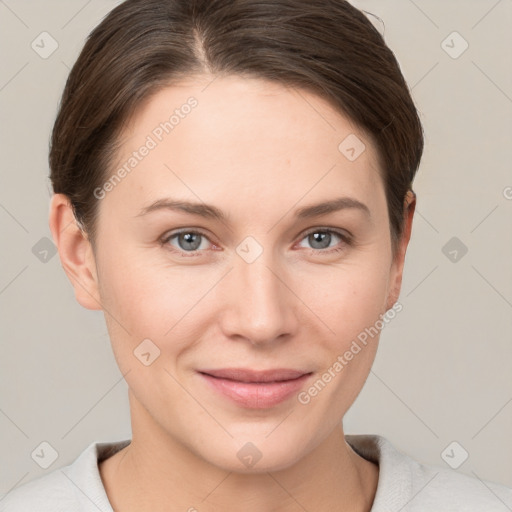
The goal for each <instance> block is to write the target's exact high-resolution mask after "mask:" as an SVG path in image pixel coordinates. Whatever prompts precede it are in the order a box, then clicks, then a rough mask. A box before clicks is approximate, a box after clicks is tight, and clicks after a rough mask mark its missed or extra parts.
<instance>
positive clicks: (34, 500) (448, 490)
mask: <svg viewBox="0 0 512 512" xmlns="http://www.w3.org/2000/svg"><path fill="white" fill-rule="evenodd" d="M345 439H346V441H347V442H348V443H349V444H350V446H352V448H353V449H354V451H356V452H357V453H359V455H361V456H362V457H364V458H365V459H368V460H371V461H374V462H376V463H377V464H378V465H379V481H378V486H377V493H376V495H375V500H374V502H373V506H372V509H371V512H399V511H400V512H511V511H512V488H509V487H506V486H503V485H501V484H497V483H493V482H489V481H486V480H480V479H479V478H475V477H472V476H468V475H465V474H463V473H460V472H458V471H455V470H453V469H451V468H449V467H448V466H446V467H436V466H429V465H424V464H420V463H419V462H417V461H415V460H414V459H412V458H411V457H409V456H408V455H406V454H404V453H403V452H401V451H399V450H398V449H397V448H395V447H394V446H393V445H392V444H391V442H390V441H388V440H387V439H386V438H384V437H382V436H379V435H355V434H352V435H350V434H346V435H345ZM129 443H130V440H124V441H118V442H114V443H107V442H103V443H98V442H96V443H91V444H90V445H89V446H88V447H87V448H86V449H85V450H84V451H83V452H82V453H81V454H80V455H79V456H78V458H77V459H76V460H75V461H74V462H73V463H71V464H69V465H68V466H64V467H62V468H60V469H55V470H53V471H51V472H50V473H48V474H46V475H43V476H41V477H38V478H36V479H34V480H32V481H30V482H27V483H26V484H23V485H20V486H18V487H16V488H15V489H13V490H11V491H10V492H9V493H7V495H4V496H3V497H2V498H1V500H0V511H2V512H113V510H112V506H111V505H110V503H109V501H108V497H107V494H106V492H105V488H104V487H103V484H102V481H101V477H100V473H99V469H98V462H99V461H101V460H104V459H106V458H108V457H110V456H111V455H113V454H114V453H116V452H117V451H119V450H121V449H122V448H124V447H125V446H126V445H128V444H129ZM311 512H315V511H311Z"/></svg>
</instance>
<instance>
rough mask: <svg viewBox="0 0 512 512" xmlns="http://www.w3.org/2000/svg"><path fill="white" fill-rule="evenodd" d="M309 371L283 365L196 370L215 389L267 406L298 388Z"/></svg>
mask: <svg viewBox="0 0 512 512" xmlns="http://www.w3.org/2000/svg"><path fill="white" fill-rule="evenodd" d="M311 373H312V372H309V373H305V372H302V371H298V370H290V369H284V368H283V369H281V368H280V369H276V370H264V371H255V370H245V369H242V368H229V369H222V370H200V371H199V374H200V375H201V377H203V378H204V380H205V381H206V382H207V383H208V384H209V385H210V386H211V387H212V388H213V389H214V390H215V391H217V392H219V393H221V394H223V395H224V396H226V397H227V398H230V399H231V400H233V401H234V402H235V403H237V404H238V405H241V406H243V407H247V408H251V409H266V408H269V407H273V406H275V405H277V404H279V403H281V402H283V401H284V400H286V399H287V398H289V397H290V396H292V395H294V394H296V393H298V392H299V391H300V389H301V388H302V387H303V385H304V382H305V381H306V380H307V379H308V378H309V377H310V376H311Z"/></svg>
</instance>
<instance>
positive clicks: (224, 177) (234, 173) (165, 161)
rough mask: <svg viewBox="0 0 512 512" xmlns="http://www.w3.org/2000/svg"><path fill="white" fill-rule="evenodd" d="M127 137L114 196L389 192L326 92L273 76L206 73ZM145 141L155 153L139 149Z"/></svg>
mask: <svg viewBox="0 0 512 512" xmlns="http://www.w3.org/2000/svg"><path fill="white" fill-rule="evenodd" d="M121 140H122V146H121V149H120V151H119V153H118V155H117V156H118V159H117V161H116V165H115V166H114V167H113V169H112V172H114V173H115V172H116V171H117V170H118V169H119V168H121V167H122V166H125V168H126V170H128V172H126V173H124V174H126V177H125V178H123V180H122V183H120V184H119V185H118V186H116V187H115V190H114V191H113V192H111V193H109V196H111V198H112V199H113V198H114V197H115V196H121V195H122V193H126V194H131V196H133V195H134V194H135V195H136V196H137V197H138V198H139V199H140V200H144V201H145V202H147V200H150V199H158V197H159V196H162V194H163V193H164V192H166V191H168V192H169V195H171V196H176V195H178V196H181V197H189V198H192V197H193V196H194V194H195V195H196V197H195V198H194V199H196V200H197V199H198V198H201V199H203V196H208V199H209V201H208V202H215V200H218V201H220V204H222V203H226V201H230V202H231V203H234V202H235V200H236V198H235V197H233V191H236V196H237V198H238V199H239V200H240V202H241V203H244V204H246V205H247V206H249V205H252V206H256V203H254V204H253V202H254V199H255V197H257V198H259V199H258V201H259V204H258V206H259V207H261V200H262V199H266V200H268V205H269V206H270V205H273V204H280V203H281V204H283V203H285V204H288V205H290V204H291V202H293V203H296V202H297V201H300V200H301V198H302V197H304V198H305V200H311V201H313V200H315V199H316V198H318V197H320V198H322V199H324V198H325V194H326V193H330V192H333V194H331V195H333V197H334V192H336V194H335V195H353V196H359V197H360V198H364V197H366V198H368V197H371V196H374V195H375V194H380V195H381V196H382V190H381V189H382V184H381V182H380V176H379V172H378V163H377V155H376V152H375V148H374V146H373V144H372V142H371V141H370V140H369V139H368V137H367V136H366V135H365V133H364V132H362V131H361V130H360V129H359V128H358V127H357V126H355V125H354V124H353V123H352V122H351V121H350V120H349V119H348V118H347V117H345V116H343V115H342V114H341V113H340V112H339V111H337V110H336V109H334V108H333V107H332V106H330V105H329V104H328V103H327V102H326V101H324V100H323V99H321V98H319V97H318V96H316V95H314V94H312V93H309V92H307V91H305V90H299V89H296V88H291V87H286V86H284V85H280V84H277V83H274V82H269V81H266V80H261V79H255V78H242V77H236V76H228V77H216V78H215V79H213V78H210V79H207V78H204V77H203V78H202V79H201V78H197V79H195V80H189V81H187V82H182V83H179V84H177V85H173V86H170V87H167V88H164V89H161V90H160V91H158V92H157V93H155V94H154V95H152V96H151V97H150V98H148V99H147V100H146V101H145V102H144V103H143V104H142V105H141V106H140V107H139V109H138V110H137V112H136V114H135V115H134V116H133V117H132V118H131V119H130V122H129V123H128V124H127V126H126V128H125V130H124V132H123V134H122V138H121ZM143 146H147V147H150V149H149V150H145V151H144V153H145V156H143V157H142V158H141V157H140V155H136V156H133V155H134V152H135V153H141V151H139V149H142V148H143ZM130 159H131V160H132V161H131V163H132V164H134V165H133V167H131V166H130V165H128V166H126V163H127V162H128V160H130ZM334 189H335V191H334ZM171 192H173V193H171ZM118 199H120V200H121V198H119V197H118ZM204 199H205V200H206V197H204ZM306 202H307V201H306Z"/></svg>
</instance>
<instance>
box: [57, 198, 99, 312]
mask: <svg viewBox="0 0 512 512" xmlns="http://www.w3.org/2000/svg"><path fill="white" fill-rule="evenodd" d="M49 226H50V231H51V232H52V237H53V241H54V242H55V245H56V246H57V249H58V251H59V257H60V261H61V264H62V268H63V269H64V271H65V272H66V274H67V276H68V279H69V280H70V281H71V284H72V285H73V288H74V290H75V297H76V300H77V301H78V303H79V304H80V305H81V306H83V307H84V308H87V309H96V310H98V309H102V307H101V303H100V296H99V287H98V278H97V272H96V262H95V259H94V253H93V251H92V246H91V243H90V242H89V239H88V237H87V235H86V234H85V233H84V231H83V230H82V229H81V228H80V226H79V225H78V223H77V221H76V219H75V215H74V212H73V208H72V206H71V203H70V201H69V198H68V197H67V196H66V195H64V194H54V195H53V197H52V199H51V202H50V216H49Z"/></svg>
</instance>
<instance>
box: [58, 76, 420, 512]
mask: <svg viewBox="0 0 512 512" xmlns="http://www.w3.org/2000/svg"><path fill="white" fill-rule="evenodd" d="M208 84H209V85H208ZM207 85H208V87H206V86H207ZM190 96H194V97H195V98H196V99H197V100H198V106H197V107H196V108H195V109H193V110H192V111H191V113H190V114H189V115H188V116H186V117H185V118H184V119H181V120H180V123H179V125H177V126H176V127H175V128H174V130H173V131H172V132H171V133H169V134H167V135H166V136H164V138H163V140H162V141H161V142H160V143H159V144H158V146H157V147H156V148H154V149H152V150H151V151H150V153H149V154H148V155H147V156H146V157H145V158H144V159H143V160H142V161H141V162H139V163H138V165H137V166H136V168H134V169H133V170H132V171H131V173H130V174H129V175H127V176H126V177H125V178H124V179H123V180H122V181H121V182H120V183H119V184H117V185H116V186H115V187H114V188H113V189H112V190H111V191H109V192H108V193H107V194H106V196H105V197H104V198H103V199H101V200H100V202H99V216H98V224H97V228H98V231H97V238H96V248H95V250H93V248H92V246H91V243H90V242H89V240H88V239H87V236H86V235H85V234H84V233H83V232H82V231H81V230H80V229H79V227H78V226H77V225H76V223H75V221H74V218H73V215H72V211H71V208H70V206H69V202H68V200H67V198H66V197H65V196H63V195H61V194H55V195H54V196H53V198H52V201H51V209H50V228H51V231H52V234H53V237H54V240H55V243H56V244H57V246H58V250H59V254H60V258H61V262H62V266H63V268H64V270H65V271H66V273H67V275H68V277H69V279H70V281H71V283H72V285H73V287H74V290H75V296H76V299H77V300H78V302H79V303H80V304H81V305H82V306H83V307H85V308H88V309H101V310H103V311H104V313H105V319H106V324H107V328H108V332H109V335H110V339H111V342H112V347H113V351H114V354H115V357H116V360H117V363H118V365H119V368H120V370H121V372H122V373H123V374H125V379H126V381H127V383H128V386H129V400H130V410H131V420H132V433H133V436H132V442H131V444H130V445H129V446H128V447H126V448H125V449H123V450H121V451H120V452H118V453H117V454H115V455H114V456H112V457H110V458H109V459H107V460H106V461H104V462H102V463H101V464H100V473H101V477H102V480H103V482H104V485H105V488H106V491H107V494H108V497H109V499H110V501H111V503H112V505H113V507H114V509H115V510H118V511H122V512H131V511H135V510H137V511H152V512H155V511H160V510H162V511H163V510H166V511H169V510H172V511H178V510H179V511H186V510H190V511H193V510H195V509H197V510H198V511H200V512H213V511H215V512H220V511H223V512H226V511H228V512H229V511H235V510H241V509H242V510H245V511H246V512H252V511H254V512H256V511H258V512H261V511H274V510H275V511H278V510H279V511H281V512H291V511H299V510H300V511H303V510H304V509H306V510H315V511H317V512H323V511H332V510H346V511H369V510H370V509H371V504H372V502H373V500H374V497H375V492H376V488H377V482H378V466H377V465H376V464H374V463H371V462H370V461H367V460H366V459H364V458H362V457H360V456H359V455H358V454H356V453H355V452H354V450H353V449H352V448H351V447H350V446H349V445H348V443H347V442H346V441H345V438H344V432H343V424H342V420H343V417H344V415H345V413H346V412H347V410H348V409H349V408H350V406H351V405H352V403H353V402H354V400H355V399H356V397H357V395H358V394H359V392H360V391H361V389H362V387H363V385H364V383H365V381H366V378H367V377H368V374H369V372H370V369H371V366H372V363H373V360H374V357H375V354H376V351H377V345H378V336H376V337H374V338H373V339H372V340H371V341H370V342H369V343H368V344H367V345H366V346H365V347H364V348H363V349H362V350H361V351H360V352H359V353H358V354H357V356H355V357H354V358H353V359H352V360H351V361H350V362H349V363H348V364H347V365H346V366H345V367H344V369H343V371H341V372H339V373H338V374H337V375H336V377H335V378H333V379H332V380H331V382H329V384H328V385H326V386H325V388H324V389H323V390H322V391H321V392H320V393H318V395H317V396H315V397H314V398H312V399H311V401H310V402H309V403H308V404H306V405H304V404H301V403H299V402H298V400H297V397H296V396H293V397H292V398H291V399H288V400H286V401H285V402H282V403H280V404H278V405H277V406H274V407H271V408H267V409H257V410H256V409H248V408H244V407H241V406H238V405H236V404H235V403H233V402H231V401H230V400H228V399H226V398H225V397H224V396H222V395H220V394H218V393H216V392H215V391H212V390H211V389H210V388H209V387H208V386H207V385H206V384H205V383H204V382H203V379H202V378H201V377H200V375H199V374H198V373H197V371H196V370H198V369H201V368H203V369H204V368H228V367H244V368H252V369H258V370H259V369H268V368H283V367H284V368H294V369H300V370H303V371H311V372H313V376H312V380H311V381H309V384H306V385H305V386H304V389H307V388H308V386H310V385H311V383H312V382H314V381H316V380H317V379H318V378H319V376H320V375H322V373H323V372H325V371H326V370H327V369H328V368H329V367H331V366H332V365H333V363H334V361H336V358H337V357H338V356H339V355H340V354H343V353H344V352H345V351H346V350H348V348H349V347H350V344H351V343H352V341H353V340H354V339H356V337H357V335H358V334H359V333H360V332H362V331H363V330H364V329H365V328H366V327H369V326H372V325H374V324H375V322H376V321H377V320H378V319H379V318H380V317H379V315H382V314H384V313H385V312H386V311H387V310H388V309H389V308H391V307H392V305H393V304H394V303H395V302H396V301H397V299H398V296H399V293H400V288H401V282H402V270H403V265H404V258H405V252H406V248H407V245H408V242H409V238H410V234H411V229H412V219H413V215H414V208H415V197H414V195H413V194H412V193H411V194H409V195H408V196H407V198H406V202H405V204H404V212H405V213H404V215H405V217H406V227H405V230H404V234H403V237H402V239H401V241H400V245H399V250H398V252H397V253H396V256H395V257H394V258H393V256H392V251H391V238H390V227H389V218H388V214H387V206H386V198H385V192H384V185H383V183H382V180H381V177H380V174H379V171H378V160H377V153H376V151H375V148H374V145H373V143H372V141H371V140H370V139H369V138H368V137H367V136H366V135H365V134H364V133H363V132H362V131H361V130H360V129H359V128H357V127H356V126H355V125H354V124H353V123H352V122H351V121H350V120H349V119H347V118H346V117H344V116H343V115H341V114H340V113H339V112H337V111H336V110H334V109H333V108H332V107H331V106H330V105H329V104H328V103H326V102H325V101H324V100H322V99H320V98H318V97H317V96H315V95H312V94H310V93H307V92H305V91H298V90H294V89H292V88H285V87H283V86H281V85H278V84H273V83H269V82H267V81H264V80H259V79H253V78H251V79H243V78H240V77H234V76H230V77H217V78H215V80H213V82H212V77H207V76H203V77H198V78H195V79H194V80H190V81H189V82H187V83H182V84H180V85H173V86H172V87H169V88H165V89H163V90H161V91H160V92H158V93H157V94H156V95H154V96H153V97H151V98H150V99H149V101H146V102H145V103H144V104H143V105H142V107H141V108H140V109H139V110H138V112H137V113H136V115H135V117H133V118H132V120H131V121H130V123H129V124H128V125H127V127H126V129H125V131H124V133H123V146H122V148H121V150H120V152H119V154H118V162H117V164H118V165H119V166H120V165H122V163H123V162H125V161H126V160H127V158H128V157H129V156H130V154H131V153H132V152H133V151H134V150H136V149H137V148H139V147H140V146H141V145H142V144H143V143H144V141H145V140H146V137H147V135H148V134H151V133H152V130H154V128H155V126H158V125H159V123H160V122H162V121H163V120H165V119H167V118H168V114H167V113H168V112H171V111H173V110H174V109H175V108H178V107H179V106H180V105H182V104H183V103H185V102H186V100H187V98H189V97H190ZM349 134H355V135H356V136H357V137H358V138H359V139H360V140H361V141H363V142H364V144H365V145H366V150H365V151H364V152H363V153H362V154H361V155H360V156H359V157H358V158H357V159H356V160H355V161H349V160H348V159H347V158H346V157H345V156H344V155H343V154H342V153H341V152H340V151H339V150H338V145H339V144H340V142H341V141H342V140H343V139H345V137H347V136H348V135H349ZM117 168H118V167H115V168H113V169H112V171H114V170H115V169H117ZM341 196H348V197H352V198H355V199H358V200H359V201H361V202H362V203H364V204H366V205H367V207H368V208H369V210H370V214H371V218H369V217H367V216H365V215H364V213H363V212H362V211H359V210H357V209H355V208H347V209H344V210H340V211H337V212H331V213H329V214H327V215H323V216H319V217H316V218H311V219H302V220H298V219H296V218H294V212H295V210H297V209H298V208H301V207H304V206H308V205H312V204H316V203H320V202H324V201H327V200H330V199H334V198H337V197H341ZM166 197H172V198H177V199H180V200H190V201H195V202H204V203H208V204H212V205H215V206H216V207H217V208H219V209H221V210H222V211H224V212H225V214H226V215H227V216H228V220H227V221H225V222H220V221H218V220H215V219H208V218H203V217H200V216H197V215H192V214H190V213H184V212H178V211H172V210H159V211H155V212H152V213H149V214H146V215H142V216H141V215H138V214H139V212H140V211H141V209H142V208H144V207H145V206H147V205H148V204H151V203H152V202H154V201H155V200H157V199H161V198H166ZM178 228H180V229H181V228H190V230H193V229H192V228H194V229H196V230H201V231H202V232H203V233H204V234H205V237H200V240H201V245H200V248H199V249H196V250H195V254H196V255H195V256H187V255H189V254H190V249H189V252H187V248H189V247H190V244H189V245H186V241H184V240H183V238H181V240H180V238H179V237H174V238H172V239H171V240H169V241H167V242H164V243H160V242H159V239H161V238H162V237H163V236H164V235H169V234H171V232H173V231H175V230H177V229H178ZM311 228H332V229H333V230H336V229H337V230H340V231H341V232H342V233H344V232H348V233H350V234H351V235H352V236H353V244H351V245H349V244H347V243H346V242H344V241H343V239H341V238H340V237H339V236H338V235H337V234H336V233H332V232H331V239H330V242H329V241H327V242H324V245H323V246H322V245H321V244H319V243H318V242H316V243H315V239H314V238H313V237H312V236H308V233H307V231H308V230H310V229H311ZM316 231H321V232H322V230H321V229H317V230H316ZM313 232H315V230H313ZM247 236H252V237H253V238H254V239H255V240H256V241H257V242H258V244H259V245H260V246H261V248H262V249H263V252H262V254H261V255H260V256H259V257H258V258H257V259H256V260H255V261H254V262H252V263H248V262H247V261H246V260H244V259H243V258H242V257H240V256H239V254H238V253H237V252H236V249H237V247H238V246H239V244H240V243H241V242H242V241H243V240H244V239H245V237H247ZM326 246H327V248H324V247H326ZM332 248H341V251H339V252H330V253H329V252H326V251H328V250H329V249H332ZM173 249H174V252H173ZM146 338H149V339H150V340H152V342H153V343H154V344H155V345H156V346H157V347H158V348H159V350H160V356H159V357H158V358H156V359H155V360H154V362H153V363H152V364H150V365H149V366H145V365H144V364H142V363H141V362H140V360H139V359H138V358H137V357H135V356H134V353H133V351H134V349H136V347H137V346H138V345H139V344H140V343H141V341H142V340H144V339H146ZM247 442H251V443H253V444H254V445H255V446H256V447H257V448H258V450H259V451H260V452H261V454H262V457H261V459H260V460H259V461H258V462H257V463H256V464H255V465H254V466H252V467H246V466H244V464H242V463H241V461H240V460H239V458H238V457H237V452H238V451H239V450H240V449H241V448H242V447H243V446H244V445H245V444H246V443H247ZM199 475H200V478H198V476H199ZM192 507H195V508H192Z"/></svg>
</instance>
